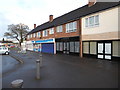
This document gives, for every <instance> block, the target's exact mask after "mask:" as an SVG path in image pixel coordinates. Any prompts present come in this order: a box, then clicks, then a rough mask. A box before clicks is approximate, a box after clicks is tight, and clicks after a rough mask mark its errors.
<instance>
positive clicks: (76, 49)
mask: <svg viewBox="0 0 120 90" xmlns="http://www.w3.org/2000/svg"><path fill="white" fill-rule="evenodd" d="M75 52H76V53H79V52H80V43H79V42H75Z"/></svg>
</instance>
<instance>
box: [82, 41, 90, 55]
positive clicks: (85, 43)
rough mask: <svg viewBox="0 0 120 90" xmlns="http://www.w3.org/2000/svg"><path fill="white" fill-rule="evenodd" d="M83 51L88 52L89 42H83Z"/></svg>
mask: <svg viewBox="0 0 120 90" xmlns="http://www.w3.org/2000/svg"><path fill="white" fill-rule="evenodd" d="M83 53H84V54H89V42H83Z"/></svg>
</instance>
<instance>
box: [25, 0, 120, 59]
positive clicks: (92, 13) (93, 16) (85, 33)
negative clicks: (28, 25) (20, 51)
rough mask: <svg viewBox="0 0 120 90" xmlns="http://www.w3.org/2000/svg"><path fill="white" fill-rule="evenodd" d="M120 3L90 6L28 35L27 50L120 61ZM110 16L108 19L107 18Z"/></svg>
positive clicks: (45, 24)
mask: <svg viewBox="0 0 120 90" xmlns="http://www.w3.org/2000/svg"><path fill="white" fill-rule="evenodd" d="M119 10H120V2H95V0H94V1H93V2H89V3H88V4H87V5H85V6H83V7H80V8H78V9H76V10H73V11H71V12H69V13H66V14H64V15H62V16H60V17H57V18H55V19H54V18H53V15H50V16H49V21H48V22H46V23H44V24H42V25H39V26H37V27H36V24H35V25H34V29H33V30H32V31H31V32H30V33H28V35H27V42H29V43H28V44H27V48H28V50H29V49H31V48H29V46H30V45H32V46H33V47H32V49H31V50H34V51H38V52H39V51H41V52H43V53H52V54H56V53H63V54H74V55H79V56H80V57H83V56H87V57H89V56H92V57H95V58H100V59H109V60H111V59H118V58H119V57H120V54H119V52H120V50H119V45H120V37H119V36H118V33H119V30H120V28H119V27H118V26H119V15H120V13H119V12H120V11H119ZM108 16H109V17H108Z"/></svg>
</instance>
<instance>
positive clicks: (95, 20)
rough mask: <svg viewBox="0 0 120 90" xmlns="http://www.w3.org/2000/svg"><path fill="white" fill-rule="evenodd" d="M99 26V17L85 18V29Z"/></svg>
mask: <svg viewBox="0 0 120 90" xmlns="http://www.w3.org/2000/svg"><path fill="white" fill-rule="evenodd" d="M96 26H99V15H94V16H90V17H88V18H85V27H86V28H88V27H96Z"/></svg>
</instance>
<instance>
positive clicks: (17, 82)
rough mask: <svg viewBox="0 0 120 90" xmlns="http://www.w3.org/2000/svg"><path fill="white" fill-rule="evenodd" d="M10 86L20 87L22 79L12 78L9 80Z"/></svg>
mask: <svg viewBox="0 0 120 90" xmlns="http://www.w3.org/2000/svg"><path fill="white" fill-rule="evenodd" d="M11 86H12V88H22V86H23V80H22V79H18V80H14V81H12V82H11Z"/></svg>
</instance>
